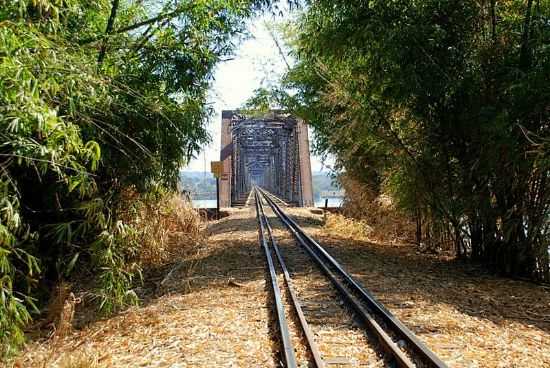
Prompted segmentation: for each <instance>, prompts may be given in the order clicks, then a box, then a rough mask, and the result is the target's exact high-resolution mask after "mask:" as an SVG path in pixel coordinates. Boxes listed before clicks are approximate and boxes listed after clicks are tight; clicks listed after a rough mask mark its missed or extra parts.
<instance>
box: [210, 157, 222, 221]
mask: <svg viewBox="0 0 550 368" xmlns="http://www.w3.org/2000/svg"><path fill="white" fill-rule="evenodd" d="M210 171H211V172H212V174H214V177H216V213H217V218H218V219H219V218H220V176H222V174H223V162H222V161H210Z"/></svg>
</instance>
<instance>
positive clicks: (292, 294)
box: [259, 200, 325, 368]
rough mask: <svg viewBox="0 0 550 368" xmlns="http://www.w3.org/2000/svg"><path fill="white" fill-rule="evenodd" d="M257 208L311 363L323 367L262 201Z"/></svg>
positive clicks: (319, 367) (319, 353)
mask: <svg viewBox="0 0 550 368" xmlns="http://www.w3.org/2000/svg"><path fill="white" fill-rule="evenodd" d="M259 208H260V212H261V214H262V216H263V218H264V219H265V221H264V222H265V227H266V229H267V233H268V235H269V239H270V241H271V246H272V247H273V250H274V251H275V254H276V255H277V259H278V261H279V265H280V266H281V269H282V270H283V277H284V280H285V283H286V286H287V288H288V292H289V294H290V299H291V301H292V305H293V307H294V311H295V312H296V314H297V315H298V319H299V321H300V327H301V328H302V332H303V333H304V336H305V338H306V342H307V344H308V347H309V351H310V353H311V356H312V357H313V363H314V364H315V367H317V368H324V367H325V363H324V361H323V359H322V358H321V352H320V351H319V347H318V346H317V343H316V342H315V337H314V335H313V331H311V328H310V327H309V324H308V323H307V321H306V317H305V315H304V312H303V310H302V305H301V304H300V301H299V299H298V296H297V295H296V292H295V289H294V286H293V285H292V278H291V277H290V273H289V272H288V268H287V267H286V264H285V261H284V259H283V256H282V254H281V251H280V248H279V245H278V244H277V242H276V241H275V238H274V237H273V229H272V228H271V225H270V223H269V220H268V218H267V216H266V215H265V212H264V208H263V204H262V201H261V200H260V201H259Z"/></svg>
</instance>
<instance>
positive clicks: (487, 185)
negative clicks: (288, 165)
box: [274, 0, 550, 281]
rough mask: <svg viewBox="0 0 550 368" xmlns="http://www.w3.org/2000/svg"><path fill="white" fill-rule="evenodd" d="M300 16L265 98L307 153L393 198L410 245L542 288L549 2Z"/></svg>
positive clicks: (331, 4)
mask: <svg viewBox="0 0 550 368" xmlns="http://www.w3.org/2000/svg"><path fill="white" fill-rule="evenodd" d="M306 4H307V6H306V7H305V8H304V10H303V13H302V14H300V16H299V17H297V20H296V21H295V22H294V23H292V24H290V25H288V27H289V28H290V29H292V30H293V31H294V32H293V33H294V34H295V36H292V37H291V38H290V40H288V44H289V45H290V46H291V48H292V52H293V56H294V58H295V59H296V63H295V65H294V66H293V67H292V69H291V70H290V71H289V73H288V74H287V75H286V77H285V78H284V80H283V82H282V86H281V89H280V90H279V91H275V92H274V95H275V96H274V97H275V99H276V100H277V101H278V102H280V103H282V104H283V105H284V106H286V107H287V108H288V109H291V110H293V111H294V112H295V113H297V114H299V115H301V117H303V118H305V119H306V120H307V121H308V122H309V124H310V125H311V126H313V127H314V131H315V137H316V141H315V146H316V148H317V149H318V150H319V151H320V152H330V153H332V154H334V155H336V157H337V160H338V164H339V166H340V167H341V168H342V169H344V170H345V171H346V172H347V173H348V174H349V175H351V176H352V177H354V178H356V179H358V180H360V181H361V182H363V183H365V184H368V185H369V187H372V188H374V189H375V190H377V191H378V192H382V191H389V192H391V193H392V194H393V196H394V198H395V199H396V200H397V202H398V204H399V205H400V207H401V208H402V209H403V210H405V211H408V212H409V213H410V214H411V216H414V217H416V219H417V222H418V224H419V228H420V231H419V239H418V241H419V242H421V241H422V242H428V243H430V244H440V243H441V242H443V241H446V240H450V241H451V242H452V244H453V247H454V249H455V251H456V254H457V256H458V257H461V258H470V259H473V260H476V261H479V262H482V263H484V264H486V265H487V266H488V267H490V268H491V269H494V270H495V271H498V272H502V273H505V274H512V275H519V276H524V277H529V278H533V279H537V280H546V281H548V280H550V271H549V259H548V244H549V240H550V239H549V233H548V230H549V229H548V221H547V220H548V218H549V215H550V213H549V204H550V197H549V189H550V188H549V187H548V183H547V182H548V166H547V163H548V160H547V157H548V156H547V155H548V151H547V150H546V147H547V145H546V142H547V137H548V136H549V134H550V131H549V130H548V121H550V119H549V117H550V108H549V107H550V106H549V101H550V85H549V84H548V79H549V78H548V77H549V75H550V74H549V68H550V60H549V57H550V52H549V51H550V49H549V48H548V40H549V39H550V27H548V21H549V19H550V6H549V4H548V2H542V1H531V0H529V1H526V2H525V1H514V0H510V1H500V2H496V1H482V2H478V1H469V0H462V1H439V0H438V1H436V0H433V1H422V2H416V1H410V0H400V1H390V2H388V1H377V0H371V1H324V0H318V1H313V0H312V1H307V2H306ZM291 33H292V32H287V34H291Z"/></svg>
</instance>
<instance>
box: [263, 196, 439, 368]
mask: <svg viewBox="0 0 550 368" xmlns="http://www.w3.org/2000/svg"><path fill="white" fill-rule="evenodd" d="M259 191H260V193H261V194H262V195H263V196H264V198H265V199H266V201H267V203H268V204H269V205H270V206H271V208H272V209H273V211H274V212H275V213H276V214H277V215H278V217H279V218H280V219H281V221H282V222H283V224H284V225H285V226H286V227H287V228H288V229H289V230H290V231H291V232H292V234H293V235H294V237H295V238H296V239H297V240H298V242H299V243H300V245H302V246H303V248H304V249H306V251H308V253H309V254H310V255H311V256H312V258H313V259H314V260H315V261H316V263H317V264H318V265H319V266H320V267H321V269H322V270H323V271H324V272H325V274H327V276H328V273H327V271H328V272H330V273H331V274H332V275H333V276H335V279H334V281H339V280H338V277H336V275H337V276H339V277H340V278H342V280H344V282H345V284H346V285H347V286H348V287H349V289H351V291H352V292H353V293H355V294H357V295H358V296H359V300H360V302H363V303H365V304H366V305H367V306H368V307H369V309H370V310H371V312H372V313H375V314H376V315H377V316H378V317H379V318H380V319H381V320H382V321H383V322H384V323H385V324H386V325H387V326H388V327H389V328H390V329H391V330H392V331H393V332H394V333H396V334H397V335H398V337H399V338H401V339H403V340H404V341H405V342H406V343H407V344H408V346H409V347H410V348H411V349H412V350H413V351H414V352H415V353H416V354H418V355H419V357H420V358H421V359H422V361H423V362H424V363H426V364H428V365H429V366H430V367H437V368H447V365H446V364H445V363H444V362H443V361H442V360H441V359H440V358H439V357H438V356H437V355H435V354H434V353H433V352H432V351H431V350H430V349H429V348H428V347H427V346H426V345H425V344H424V343H423V342H422V341H420V340H419V339H418V337H416V336H415V335H414V333H413V332H412V331H410V330H409V329H408V328H407V327H406V326H405V325H403V323H401V321H399V320H398V319H397V318H396V317H395V316H394V315H393V314H392V313H391V312H390V311H388V310H387V309H386V308H385V307H384V306H383V305H382V304H380V302H378V301H377V300H376V299H375V298H374V296H372V294H370V293H369V292H368V291H367V290H366V289H365V288H364V287H363V286H361V285H360V284H359V283H358V282H357V281H356V280H355V279H354V278H353V277H352V276H351V275H349V274H348V273H347V272H346V271H345V270H344V269H343V267H342V266H341V265H340V264H339V263H338V262H337V261H336V260H335V259H334V258H333V257H332V256H331V255H330V254H329V253H328V252H327V251H326V250H325V249H324V248H323V247H322V246H321V245H320V244H319V243H317V242H316V241H315V240H314V239H312V238H311V237H310V236H309V235H307V234H306V233H305V232H304V231H303V230H302V229H301V228H300V227H299V226H298V224H297V223H296V222H295V221H294V220H293V219H292V218H291V217H290V216H288V215H287V214H286V213H284V211H282V210H281V208H280V207H279V206H278V205H277V204H276V203H275V202H274V201H273V200H272V199H271V198H270V196H269V194H268V193H267V192H266V191H264V190H262V189H259ZM327 264H329V266H327ZM334 273H336V275H335V274H334ZM329 278H330V276H329ZM331 280H332V278H331ZM334 281H333V283H334V284H335V286H336V287H337V289H339V286H337V285H336V283H335V282H334ZM339 284H341V283H340V282H339ZM339 291H340V292H341V294H350V295H349V296H350V297H351V298H348V297H346V296H344V298H346V299H348V300H351V299H353V298H354V296H353V295H351V293H350V292H349V291H348V290H347V288H345V287H344V288H343V290H340V289H339ZM350 304H351V305H352V307H354V309H355V310H356V311H357V309H356V307H355V306H354V304H355V303H354V302H350ZM363 309H364V308H363ZM358 313H359V314H360V315H361V314H362V312H359V311H358ZM362 317H366V318H363V319H364V320H365V322H366V323H367V324H369V325H370V323H369V321H368V317H367V316H362ZM374 329H375V330H377V328H376V327H374ZM375 332H376V331H375ZM379 337H380V336H379ZM381 339H382V343H383V344H384V345H387V344H386V343H385V342H384V341H385V338H384V337H382V338H381ZM392 343H393V341H392ZM393 345H395V344H394V343H393ZM386 347H387V348H389V349H391V350H393V347H392V346H391V345H390V346H386ZM398 349H399V348H398ZM399 351H401V350H400V349H399ZM395 353H397V352H395ZM394 357H395V358H396V360H397V361H398V362H399V361H400V360H401V359H400V357H398V356H397V355H395V354H394ZM402 364H405V362H402ZM405 366H406V365H405Z"/></svg>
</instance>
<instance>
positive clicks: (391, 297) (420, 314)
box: [291, 209, 550, 368]
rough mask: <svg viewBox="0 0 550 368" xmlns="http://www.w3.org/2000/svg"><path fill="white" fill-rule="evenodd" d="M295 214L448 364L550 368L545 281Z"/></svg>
mask: <svg viewBox="0 0 550 368" xmlns="http://www.w3.org/2000/svg"><path fill="white" fill-rule="evenodd" d="M291 213H292V214H294V215H295V216H297V217H298V218H299V219H300V221H299V222H300V223H301V224H302V225H303V226H304V228H305V229H306V230H307V232H308V233H309V234H310V235H311V236H313V237H314V238H315V239H317V240H318V241H319V242H320V243H321V244H323V245H324V246H325V248H326V249H327V250H328V251H329V252H330V253H331V254H332V255H333V256H334V257H335V258H336V259H337V260H338V261H339V262H340V263H341V264H342V265H343V266H344V268H345V269H347V270H348V272H350V273H351V274H352V275H353V276H354V277H355V278H356V279H357V280H359V281H360V282H361V283H362V284H363V285H364V286H365V287H366V288H367V289H368V290H370V291H371V292H372V293H373V294H374V295H375V296H376V298H378V300H379V301H381V302H382V303H383V304H384V305H385V306H386V307H387V308H388V309H390V310H391V312H392V313H394V314H395V315H396V316H397V317H398V318H399V319H400V320H401V321H402V322H403V323H404V324H405V325H407V326H408V327H409V328H410V329H411V330H412V331H413V332H414V333H415V334H417V335H418V336H419V337H420V339H421V340H423V341H424V342H425V343H426V344H427V345H428V346H429V347H430V348H431V349H432V350H433V351H434V352H435V353H436V354H437V355H439V356H440V357H441V358H442V359H443V360H444V361H445V362H446V363H447V364H448V365H449V367H463V368H485V367H488V368H512V367H530V368H538V367H550V343H549V342H550V313H549V312H548V311H549V310H550V289H549V288H548V287H544V286H538V285H535V284H531V283H528V282H522V281H515V280H510V279H506V278H499V277H496V276H493V275H490V274H488V273H486V272H484V271H483V270H482V269H480V268H478V267H475V266H473V265H467V264H464V263H459V262H456V261H453V260H452V259H449V258H448V257H446V256H440V255H426V254H423V253H420V252H419V251H418V248H417V247H415V246H411V245H407V244H397V243H394V244H388V243H383V242H379V241H378V242H372V241H368V240H364V239H359V238H355V237H349V236H347V235H346V234H345V233H342V232H337V233H335V232H334V231H333V229H332V228H327V227H323V226H315V222H312V221H308V220H307V219H305V218H304V215H305V214H306V212H305V211H302V210H300V209H292V210H291ZM346 221H353V220H349V219H348V220H346ZM356 226H358V227H361V226H360V225H356ZM350 227H353V226H352V225H350ZM370 237H373V238H376V236H374V234H371V235H370V236H369V238H370Z"/></svg>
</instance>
